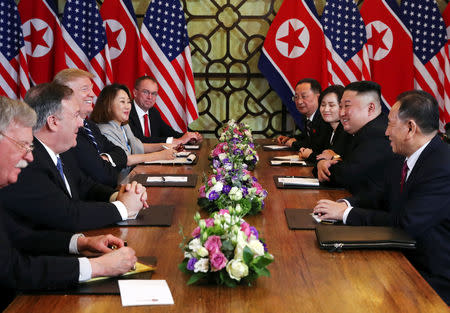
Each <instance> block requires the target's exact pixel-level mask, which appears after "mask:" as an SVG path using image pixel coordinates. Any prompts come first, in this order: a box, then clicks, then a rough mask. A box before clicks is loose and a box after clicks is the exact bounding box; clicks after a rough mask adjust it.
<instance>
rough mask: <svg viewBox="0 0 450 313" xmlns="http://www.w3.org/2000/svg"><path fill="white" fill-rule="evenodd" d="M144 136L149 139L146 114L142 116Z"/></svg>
mask: <svg viewBox="0 0 450 313" xmlns="http://www.w3.org/2000/svg"><path fill="white" fill-rule="evenodd" d="M144 135H145V137H150V128H149V127H148V114H147V113H145V114H144Z"/></svg>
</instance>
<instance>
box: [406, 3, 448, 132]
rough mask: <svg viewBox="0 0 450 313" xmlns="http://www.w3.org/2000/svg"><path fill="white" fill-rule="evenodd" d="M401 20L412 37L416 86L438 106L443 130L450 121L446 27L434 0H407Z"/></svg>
mask: <svg viewBox="0 0 450 313" xmlns="http://www.w3.org/2000/svg"><path fill="white" fill-rule="evenodd" d="M401 11H402V15H403V16H402V19H403V20H404V23H405V25H406V27H408V29H409V31H410V32H411V34H412V36H413V46H414V67H415V74H414V86H415V87H416V88H419V89H422V90H425V91H427V92H429V93H431V94H432V95H433V96H434V97H435V98H436V99H437V100H438V102H439V107H440V114H439V116H440V120H441V128H442V129H443V125H444V124H445V123H446V122H449V121H450V115H449V113H450V100H449V95H450V83H449V78H450V65H449V60H448V58H447V57H446V53H445V52H446V51H445V44H446V42H447V37H446V30H445V23H444V20H443V19H442V16H441V14H440V12H439V9H438V7H437V5H436V2H435V1H434V0H404V1H403V2H402V4H401Z"/></svg>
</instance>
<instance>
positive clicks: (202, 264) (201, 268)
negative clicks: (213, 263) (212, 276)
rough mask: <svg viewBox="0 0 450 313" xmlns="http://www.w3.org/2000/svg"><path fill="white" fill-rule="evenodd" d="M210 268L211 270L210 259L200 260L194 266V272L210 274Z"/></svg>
mask: <svg viewBox="0 0 450 313" xmlns="http://www.w3.org/2000/svg"><path fill="white" fill-rule="evenodd" d="M208 268H209V260H208V259H200V260H198V261H197V263H195V265H194V272H195V273H198V272H203V273H206V272H208Z"/></svg>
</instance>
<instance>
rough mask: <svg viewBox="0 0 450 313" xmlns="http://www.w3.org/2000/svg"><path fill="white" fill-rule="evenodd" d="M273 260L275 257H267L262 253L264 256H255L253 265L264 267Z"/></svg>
mask: <svg viewBox="0 0 450 313" xmlns="http://www.w3.org/2000/svg"><path fill="white" fill-rule="evenodd" d="M272 262H273V259H270V258H267V257H265V256H264V255H262V256H259V257H257V258H255V259H254V260H253V261H252V265H253V266H255V267H257V268H264V267H266V266H267V265H269V264H270V263H272Z"/></svg>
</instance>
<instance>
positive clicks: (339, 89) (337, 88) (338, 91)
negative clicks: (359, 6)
mask: <svg viewBox="0 0 450 313" xmlns="http://www.w3.org/2000/svg"><path fill="white" fill-rule="evenodd" d="M330 93H334V94H335V95H336V96H337V98H338V103H339V102H341V98H342V94H343V93H344V86H342V85H331V86H328V87H327V88H325V89H324V91H322V93H321V94H320V97H319V105H320V104H321V103H322V99H323V97H325V96H326V95H328V94H330Z"/></svg>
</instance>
